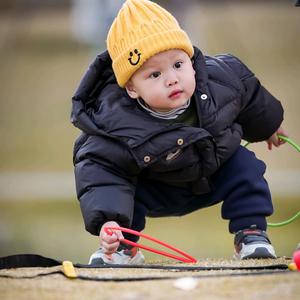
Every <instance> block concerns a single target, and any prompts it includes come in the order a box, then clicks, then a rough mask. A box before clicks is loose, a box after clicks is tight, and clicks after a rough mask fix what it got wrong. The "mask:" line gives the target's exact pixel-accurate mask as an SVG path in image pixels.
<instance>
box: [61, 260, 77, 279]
mask: <svg viewBox="0 0 300 300" xmlns="http://www.w3.org/2000/svg"><path fill="white" fill-rule="evenodd" d="M62 271H63V273H64V274H65V275H66V276H67V277H68V278H76V277H77V274H76V271H75V268H74V266H73V263H72V262H71V261H68V260H65V261H63V263H62Z"/></svg>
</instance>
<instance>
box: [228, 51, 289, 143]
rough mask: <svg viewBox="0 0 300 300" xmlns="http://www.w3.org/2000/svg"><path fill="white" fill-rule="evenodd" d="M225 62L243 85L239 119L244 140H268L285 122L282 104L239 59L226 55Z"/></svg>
mask: <svg viewBox="0 0 300 300" xmlns="http://www.w3.org/2000/svg"><path fill="white" fill-rule="evenodd" d="M224 61H225V63H227V64H228V65H229V66H230V67H231V69H232V70H233V71H234V73H235V74H236V75H237V76H238V77H239V78H240V80H241V82H242V84H243V92H242V101H241V111H240V114H239V116H238V118H237V122H238V123H239V124H241V126H242V129H243V139H245V140H247V141H249V142H259V141H264V140H266V139H268V138H269V137H270V136H271V135H272V134H273V133H274V132H275V131H276V130H277V129H278V128H279V127H280V125H281V123H282V121H283V108H282V105H281V103H280V102H279V101H278V100H277V99H276V98H275V97H274V96H273V95H271V94H270V93H269V92H268V91H267V90H266V89H265V88H264V87H263V86H262V85H261V84H260V82H259V80H258V79H257V78H256V77H255V75H254V74H253V73H252V72H251V71H250V70H249V69H248V68H247V67H246V66H245V65H244V64H243V63H242V62H241V61H240V60H239V59H238V58H236V57H234V56H232V55H226V58H225V59H224Z"/></svg>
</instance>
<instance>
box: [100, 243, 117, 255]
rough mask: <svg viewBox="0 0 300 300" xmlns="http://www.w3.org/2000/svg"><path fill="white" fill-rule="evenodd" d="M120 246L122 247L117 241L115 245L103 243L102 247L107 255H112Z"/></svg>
mask: <svg viewBox="0 0 300 300" xmlns="http://www.w3.org/2000/svg"><path fill="white" fill-rule="evenodd" d="M119 245H120V242H119V241H116V242H114V243H106V242H105V241H102V242H101V246H102V248H103V249H104V252H105V254H112V253H114V252H116V251H117V249H118V247H119Z"/></svg>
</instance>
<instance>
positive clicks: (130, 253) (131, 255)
mask: <svg viewBox="0 0 300 300" xmlns="http://www.w3.org/2000/svg"><path fill="white" fill-rule="evenodd" d="M144 262H145V257H144V255H143V253H142V252H141V251H140V250H139V248H137V247H132V248H131V249H128V248H126V247H124V246H123V245H120V246H119V248H118V250H117V251H116V252H115V253H113V254H111V255H109V256H108V255H106V254H105V253H104V252H103V249H102V248H100V249H98V250H97V251H96V252H95V253H93V254H92V255H91V257H90V260H89V265H104V264H105V265H106V264H109V265H111V264H117V265H140V264H142V263H144Z"/></svg>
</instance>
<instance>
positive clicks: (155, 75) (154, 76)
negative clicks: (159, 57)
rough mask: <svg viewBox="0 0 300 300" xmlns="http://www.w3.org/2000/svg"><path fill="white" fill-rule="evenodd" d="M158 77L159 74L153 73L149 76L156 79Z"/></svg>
mask: <svg viewBox="0 0 300 300" xmlns="http://www.w3.org/2000/svg"><path fill="white" fill-rule="evenodd" d="M159 75H160V72H153V73H152V74H151V75H150V78H157V77H159Z"/></svg>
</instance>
